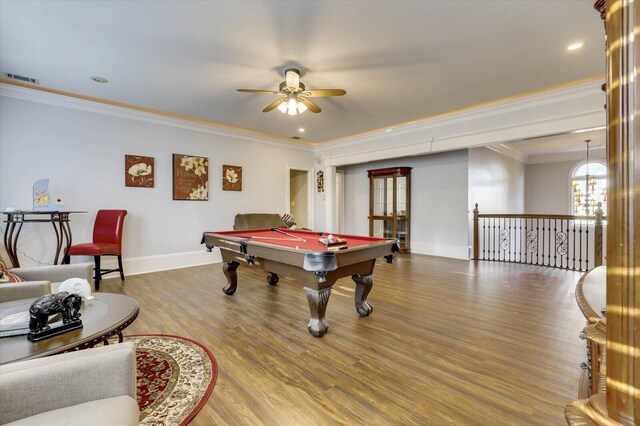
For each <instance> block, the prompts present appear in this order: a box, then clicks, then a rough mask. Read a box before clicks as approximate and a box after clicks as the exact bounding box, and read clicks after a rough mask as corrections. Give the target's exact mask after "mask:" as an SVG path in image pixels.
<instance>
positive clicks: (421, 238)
mask: <svg viewBox="0 0 640 426" xmlns="http://www.w3.org/2000/svg"><path fill="white" fill-rule="evenodd" d="M385 167H412V168H413V170H412V171H411V172H412V173H411V251H412V252H413V253H422V254H430V255H434V256H446V257H455V258H460V259H467V258H468V245H469V241H468V235H467V228H468V221H467V200H468V190H467V151H466V150H461V151H453V152H447V153H441V154H434V155H428V156H421V157H408V158H399V159H395V160H388V161H380V162H374V163H366V164H359V165H353V166H346V167H342V169H344V182H345V187H344V209H345V224H344V232H345V233H346V234H360V235H368V233H369V220H368V216H369V179H368V177H367V170H369V169H378V168H385Z"/></svg>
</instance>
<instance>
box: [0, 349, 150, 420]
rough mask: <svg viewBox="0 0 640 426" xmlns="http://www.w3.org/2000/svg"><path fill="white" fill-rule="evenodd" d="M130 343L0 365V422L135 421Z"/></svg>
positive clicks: (136, 406)
mask: <svg viewBox="0 0 640 426" xmlns="http://www.w3.org/2000/svg"><path fill="white" fill-rule="evenodd" d="M138 417H139V409H138V404H137V402H136V354H135V348H134V346H133V343H130V342H129V343H120V344H115V345H109V346H100V347H97V348H93V349H86V350H82V351H77V352H69V353H66V354H61V355H53V356H50V357H45V358H37V359H33V360H28V361H22V362H16V363H13V364H6V365H2V366H0V423H1V424H11V425H15V426H17V425H47V426H58V425H72V424H73V425H92V426H112V425H132V426H133V425H137V424H138Z"/></svg>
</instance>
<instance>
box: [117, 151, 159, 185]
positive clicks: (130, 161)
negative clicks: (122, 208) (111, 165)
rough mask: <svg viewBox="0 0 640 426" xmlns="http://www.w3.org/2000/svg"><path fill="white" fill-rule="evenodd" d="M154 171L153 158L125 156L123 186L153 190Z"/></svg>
mask: <svg viewBox="0 0 640 426" xmlns="http://www.w3.org/2000/svg"><path fill="white" fill-rule="evenodd" d="M154 169H155V166H154V164H153V157H143V156H141V155H125V156H124V186H131V187H136V188H153V185H154Z"/></svg>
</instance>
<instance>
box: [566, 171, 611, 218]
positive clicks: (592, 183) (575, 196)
mask: <svg viewBox="0 0 640 426" xmlns="http://www.w3.org/2000/svg"><path fill="white" fill-rule="evenodd" d="M570 186H571V189H570V192H571V202H572V207H573V214H575V215H578V216H595V211H596V208H597V206H598V203H602V210H603V212H604V215H606V214H607V167H606V166H605V164H604V163H603V162H600V161H593V160H592V161H589V162H586V161H585V162H583V163H578V165H577V166H576V167H575V168H574V170H573V173H572V174H571V182H570Z"/></svg>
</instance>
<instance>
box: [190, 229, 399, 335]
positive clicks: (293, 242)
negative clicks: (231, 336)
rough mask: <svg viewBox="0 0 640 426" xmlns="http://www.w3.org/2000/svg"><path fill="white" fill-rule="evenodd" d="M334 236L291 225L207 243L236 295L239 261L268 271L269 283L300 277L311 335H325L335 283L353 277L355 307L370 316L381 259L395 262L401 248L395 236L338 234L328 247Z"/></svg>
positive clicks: (220, 235)
mask: <svg viewBox="0 0 640 426" xmlns="http://www.w3.org/2000/svg"><path fill="white" fill-rule="evenodd" d="M328 236H329V234H327V233H322V232H314V231H301V230H290V229H286V228H269V229H251V230H241V231H223V232H205V233H204V234H203V236H202V243H203V244H206V247H207V250H211V249H212V248H213V247H218V248H219V249H220V252H221V254H222V261H223V263H222V271H223V272H224V275H225V276H226V278H227V285H226V286H225V287H224V288H223V291H224V293H225V294H227V295H229V296H231V295H233V294H234V293H235V292H236V289H237V286H238V275H237V271H236V270H237V269H238V266H240V263H241V262H243V263H247V264H248V265H249V266H258V267H261V268H262V269H264V270H265V271H266V272H267V273H268V275H267V282H268V283H269V284H271V285H276V284H277V283H278V279H279V278H278V275H282V276H286V277H289V278H293V279H296V280H298V281H300V282H301V283H302V284H303V285H304V294H305V296H306V298H307V302H308V303H309V310H310V312H311V320H310V321H309V326H308V329H309V333H311V334H312V335H313V336H315V337H322V336H323V335H324V334H325V333H326V332H327V330H328V329H329V323H328V322H327V320H326V318H325V311H326V309H327V303H328V302H329V296H331V287H332V286H333V284H334V283H335V282H336V281H337V280H338V279H339V278H343V277H346V276H351V278H352V279H353V281H354V282H355V284H356V290H355V305H356V311H357V312H358V314H359V315H360V316H362V317H366V316H368V315H369V314H371V312H372V311H373V306H371V304H369V303H368V302H367V296H368V295H369V292H370V291H371V288H372V286H373V268H374V266H375V264H376V258H378V257H385V258H386V259H387V262H389V263H391V262H392V259H393V254H394V253H396V252H399V251H400V250H399V247H398V242H397V240H396V239H390V238H372V237H361V236H355V235H339V234H334V235H333V237H335V240H336V241H334V242H333V244H332V245H326V242H325V243H323V242H321V240H325V239H326V238H327V237H328Z"/></svg>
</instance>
